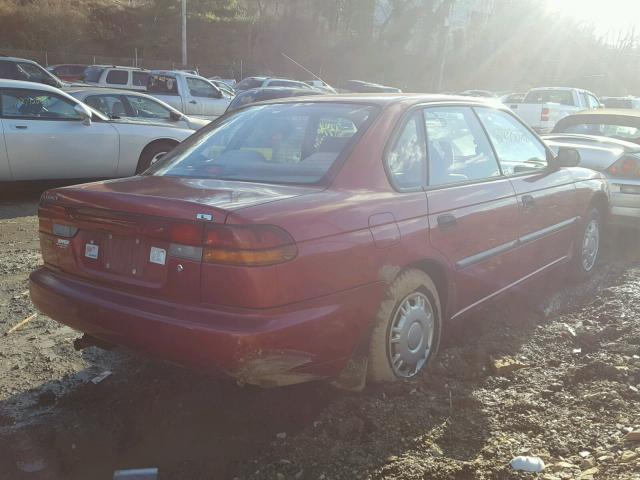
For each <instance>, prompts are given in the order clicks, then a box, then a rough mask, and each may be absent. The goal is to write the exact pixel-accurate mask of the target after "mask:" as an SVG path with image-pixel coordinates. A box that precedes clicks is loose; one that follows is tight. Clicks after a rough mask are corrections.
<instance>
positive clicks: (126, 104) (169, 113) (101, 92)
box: [66, 87, 209, 130]
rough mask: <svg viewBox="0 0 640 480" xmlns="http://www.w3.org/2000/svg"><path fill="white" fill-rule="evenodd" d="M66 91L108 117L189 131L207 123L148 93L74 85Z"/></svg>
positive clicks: (205, 120)
mask: <svg viewBox="0 0 640 480" xmlns="http://www.w3.org/2000/svg"><path fill="white" fill-rule="evenodd" d="M66 92H67V93H68V94H69V95H71V96H72V97H74V98H76V99H78V100H80V101H81V102H83V103H86V104H87V105H89V106H90V107H93V108H95V109H96V110H98V111H99V112H101V113H104V114H105V115H106V116H108V117H109V118H112V119H117V118H122V119H128V118H135V119H136V120H138V121H139V120H148V121H150V122H153V123H158V122H161V123H168V124H170V125H174V126H176V127H180V128H188V129H190V130H198V129H200V128H202V127H204V126H205V125H207V124H208V123H209V120H207V119H204V118H194V117H189V116H187V115H185V114H183V113H181V112H179V111H178V110H176V109H175V108H173V107H172V106H171V105H168V104H166V103H165V102H163V101H162V100H158V99H157V98H154V97H152V96H151V95H146V94H144V93H140V92H133V91H131V90H117V89H110V88H99V87H75V88H69V89H67V90H66Z"/></svg>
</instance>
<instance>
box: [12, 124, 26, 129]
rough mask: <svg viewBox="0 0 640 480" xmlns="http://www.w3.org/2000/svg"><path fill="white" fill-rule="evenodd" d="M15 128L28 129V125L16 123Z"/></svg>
mask: <svg viewBox="0 0 640 480" xmlns="http://www.w3.org/2000/svg"><path fill="white" fill-rule="evenodd" d="M14 128H15V129H16V130H26V129H27V126H26V125H15V126H14Z"/></svg>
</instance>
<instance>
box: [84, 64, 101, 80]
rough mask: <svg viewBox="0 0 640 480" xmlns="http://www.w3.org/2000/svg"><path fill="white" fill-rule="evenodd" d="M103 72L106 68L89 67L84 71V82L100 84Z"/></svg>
mask: <svg viewBox="0 0 640 480" xmlns="http://www.w3.org/2000/svg"><path fill="white" fill-rule="evenodd" d="M102 72H104V68H98V67H89V68H87V69H86V70H85V71H84V76H83V80H84V81H85V82H92V83H98V82H99V81H100V76H101V75H102Z"/></svg>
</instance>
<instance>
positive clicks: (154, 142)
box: [140, 138, 180, 158]
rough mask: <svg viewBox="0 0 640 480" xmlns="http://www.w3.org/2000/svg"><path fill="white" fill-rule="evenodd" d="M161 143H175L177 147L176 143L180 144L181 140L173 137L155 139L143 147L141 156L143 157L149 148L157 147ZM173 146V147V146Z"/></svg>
mask: <svg viewBox="0 0 640 480" xmlns="http://www.w3.org/2000/svg"><path fill="white" fill-rule="evenodd" d="M161 143H168V144H171V145H173V147H175V146H176V145H178V144H179V143H180V142H178V141H176V140H173V139H171V138H159V139H158V140H154V141H153V142H151V143H149V144H148V145H147V146H146V147H144V148H143V149H142V152H141V153H140V158H142V156H143V155H144V154H145V153H146V152H147V150H149V149H150V148H152V147H155V146H156V145H158V144H161ZM173 147H171V148H173Z"/></svg>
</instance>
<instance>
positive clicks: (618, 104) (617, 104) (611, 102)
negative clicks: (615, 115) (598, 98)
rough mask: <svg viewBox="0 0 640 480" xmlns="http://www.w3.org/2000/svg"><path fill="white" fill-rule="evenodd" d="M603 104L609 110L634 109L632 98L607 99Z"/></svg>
mask: <svg viewBox="0 0 640 480" xmlns="http://www.w3.org/2000/svg"><path fill="white" fill-rule="evenodd" d="M602 103H604V106H605V107H607V108H633V101H632V100H631V99H630V98H607V99H605V100H604V101H603V102H602Z"/></svg>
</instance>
